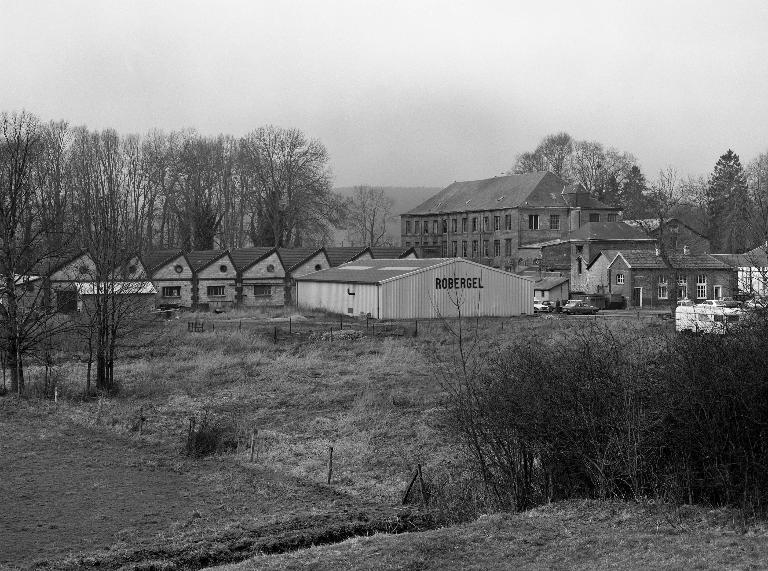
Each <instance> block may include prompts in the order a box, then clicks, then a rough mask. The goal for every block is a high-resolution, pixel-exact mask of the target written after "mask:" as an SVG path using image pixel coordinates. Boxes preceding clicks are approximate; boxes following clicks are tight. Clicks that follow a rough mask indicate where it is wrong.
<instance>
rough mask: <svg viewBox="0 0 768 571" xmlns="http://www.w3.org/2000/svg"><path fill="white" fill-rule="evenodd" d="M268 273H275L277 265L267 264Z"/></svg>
mask: <svg viewBox="0 0 768 571" xmlns="http://www.w3.org/2000/svg"><path fill="white" fill-rule="evenodd" d="M267 272H268V273H270V274H274V273H275V264H267Z"/></svg>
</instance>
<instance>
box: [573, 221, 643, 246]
mask: <svg viewBox="0 0 768 571" xmlns="http://www.w3.org/2000/svg"><path fill="white" fill-rule="evenodd" d="M569 238H570V240H571V241H576V242H589V241H592V240H606V241H609V240H616V241H620V240H631V241H633V242H636V241H645V242H653V241H654V239H653V238H651V237H650V236H648V234H646V233H645V232H643V231H642V230H640V229H639V228H635V227H634V226H630V225H629V224H625V223H624V222H587V223H586V224H584V225H583V226H582V227H581V228H579V229H577V230H574V231H573V232H571V234H570V236H569Z"/></svg>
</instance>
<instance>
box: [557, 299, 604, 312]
mask: <svg viewBox="0 0 768 571" xmlns="http://www.w3.org/2000/svg"><path fill="white" fill-rule="evenodd" d="M598 311H600V310H599V309H598V308H597V307H595V306H594V305H589V304H588V303H587V302H586V301H581V300H580V299H572V300H570V301H569V302H568V303H566V304H565V305H564V306H563V313H566V314H568V315H595V314H596V313H597V312H598Z"/></svg>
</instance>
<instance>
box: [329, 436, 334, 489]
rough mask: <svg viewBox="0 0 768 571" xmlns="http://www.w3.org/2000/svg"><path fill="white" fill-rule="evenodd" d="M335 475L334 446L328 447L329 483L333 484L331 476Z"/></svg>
mask: <svg viewBox="0 0 768 571" xmlns="http://www.w3.org/2000/svg"><path fill="white" fill-rule="evenodd" d="M332 475H333V446H329V447H328V485H329V486H330V485H331V476H332Z"/></svg>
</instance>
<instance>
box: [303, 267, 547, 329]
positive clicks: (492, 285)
mask: <svg viewBox="0 0 768 571" xmlns="http://www.w3.org/2000/svg"><path fill="white" fill-rule="evenodd" d="M296 284H297V290H296V302H297V305H298V306H299V307H305V308H311V309H324V310H326V311H331V312H334V313H346V314H350V315H370V316H371V317H375V318H378V319H416V318H418V319H428V318H439V317H457V316H458V315H461V316H465V317H509V316H513V315H529V314H532V313H533V280H530V279H528V278H524V277H521V276H517V275H514V274H511V273H509V272H505V271H503V270H499V269H496V268H491V267H489V266H484V265H482V264H478V263H476V262H472V261H469V260H465V259H463V258H432V259H399V260H391V259H379V260H375V259H370V260H363V261H355V262H350V263H347V264H343V265H341V266H339V267H337V268H331V269H328V270H323V271H319V272H315V273H312V274H308V275H306V276H303V277H299V278H296Z"/></svg>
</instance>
